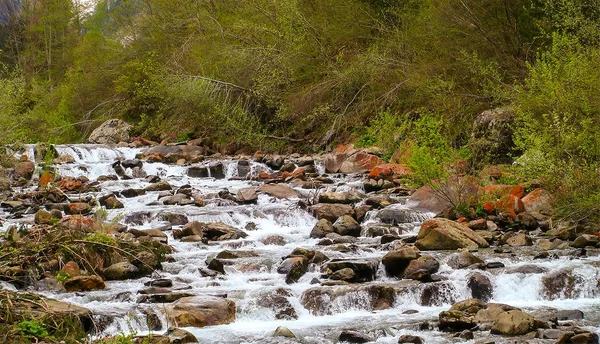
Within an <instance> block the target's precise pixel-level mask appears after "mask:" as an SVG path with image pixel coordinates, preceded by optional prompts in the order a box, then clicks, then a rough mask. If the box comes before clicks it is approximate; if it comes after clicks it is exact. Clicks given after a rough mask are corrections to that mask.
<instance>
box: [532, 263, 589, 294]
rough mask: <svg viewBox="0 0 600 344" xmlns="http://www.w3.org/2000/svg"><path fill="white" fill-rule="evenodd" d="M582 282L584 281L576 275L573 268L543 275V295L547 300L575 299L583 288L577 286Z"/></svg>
mask: <svg viewBox="0 0 600 344" xmlns="http://www.w3.org/2000/svg"><path fill="white" fill-rule="evenodd" d="M580 283H583V281H581V280H579V279H578V278H577V277H576V276H574V275H573V271H571V270H568V269H561V270H558V271H554V272H551V273H549V274H546V275H544V276H543V277H542V295H544V298H545V299H547V300H557V299H563V298H566V299H575V298H577V297H578V296H579V292H580V290H581V288H578V287H577V286H578V285H579V284H580Z"/></svg>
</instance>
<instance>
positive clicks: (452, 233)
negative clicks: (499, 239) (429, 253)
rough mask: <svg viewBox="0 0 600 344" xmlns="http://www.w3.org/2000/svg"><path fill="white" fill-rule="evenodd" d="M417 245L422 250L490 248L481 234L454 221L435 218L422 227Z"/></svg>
mask: <svg viewBox="0 0 600 344" xmlns="http://www.w3.org/2000/svg"><path fill="white" fill-rule="evenodd" d="M415 245H416V246H417V247H418V248H419V249H421V250H456V249H459V248H469V247H489V244H488V243H487V241H485V239H483V238H482V237H481V236H480V235H479V234H477V233H475V232H474V231H473V230H471V229H469V228H468V227H466V226H463V225H461V224H459V223H457V222H454V221H452V220H448V219H443V218H435V219H431V220H427V221H425V222H424V223H423V225H422V226H421V229H420V230H419V235H418V236H417V241H416V243H415Z"/></svg>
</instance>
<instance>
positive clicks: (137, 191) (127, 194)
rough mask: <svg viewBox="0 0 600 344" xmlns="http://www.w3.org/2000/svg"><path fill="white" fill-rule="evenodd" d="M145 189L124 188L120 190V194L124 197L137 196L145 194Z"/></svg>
mask: <svg viewBox="0 0 600 344" xmlns="http://www.w3.org/2000/svg"><path fill="white" fill-rule="evenodd" d="M145 194H146V191H144V189H125V190H123V191H121V196H123V197H125V198H132V197H137V196H142V195H145Z"/></svg>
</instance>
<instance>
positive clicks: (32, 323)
mask: <svg viewBox="0 0 600 344" xmlns="http://www.w3.org/2000/svg"><path fill="white" fill-rule="evenodd" d="M17 327H18V328H19V329H20V330H21V332H22V333H23V334H24V335H26V336H31V337H35V338H36V339H44V338H46V337H48V329H47V328H46V324H44V323H41V322H39V321H37V320H23V321H21V322H20V323H19V324H17Z"/></svg>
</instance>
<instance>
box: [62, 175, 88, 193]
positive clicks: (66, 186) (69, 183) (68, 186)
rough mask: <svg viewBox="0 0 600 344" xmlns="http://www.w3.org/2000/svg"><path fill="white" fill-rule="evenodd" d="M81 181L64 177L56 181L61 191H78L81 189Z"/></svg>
mask: <svg viewBox="0 0 600 344" xmlns="http://www.w3.org/2000/svg"><path fill="white" fill-rule="evenodd" d="M82 185H83V183H82V182H81V180H79V179H75V178H72V177H66V178H64V179H61V180H60V181H59V182H58V187H59V188H60V189H61V190H63V191H78V190H81V186H82Z"/></svg>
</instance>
